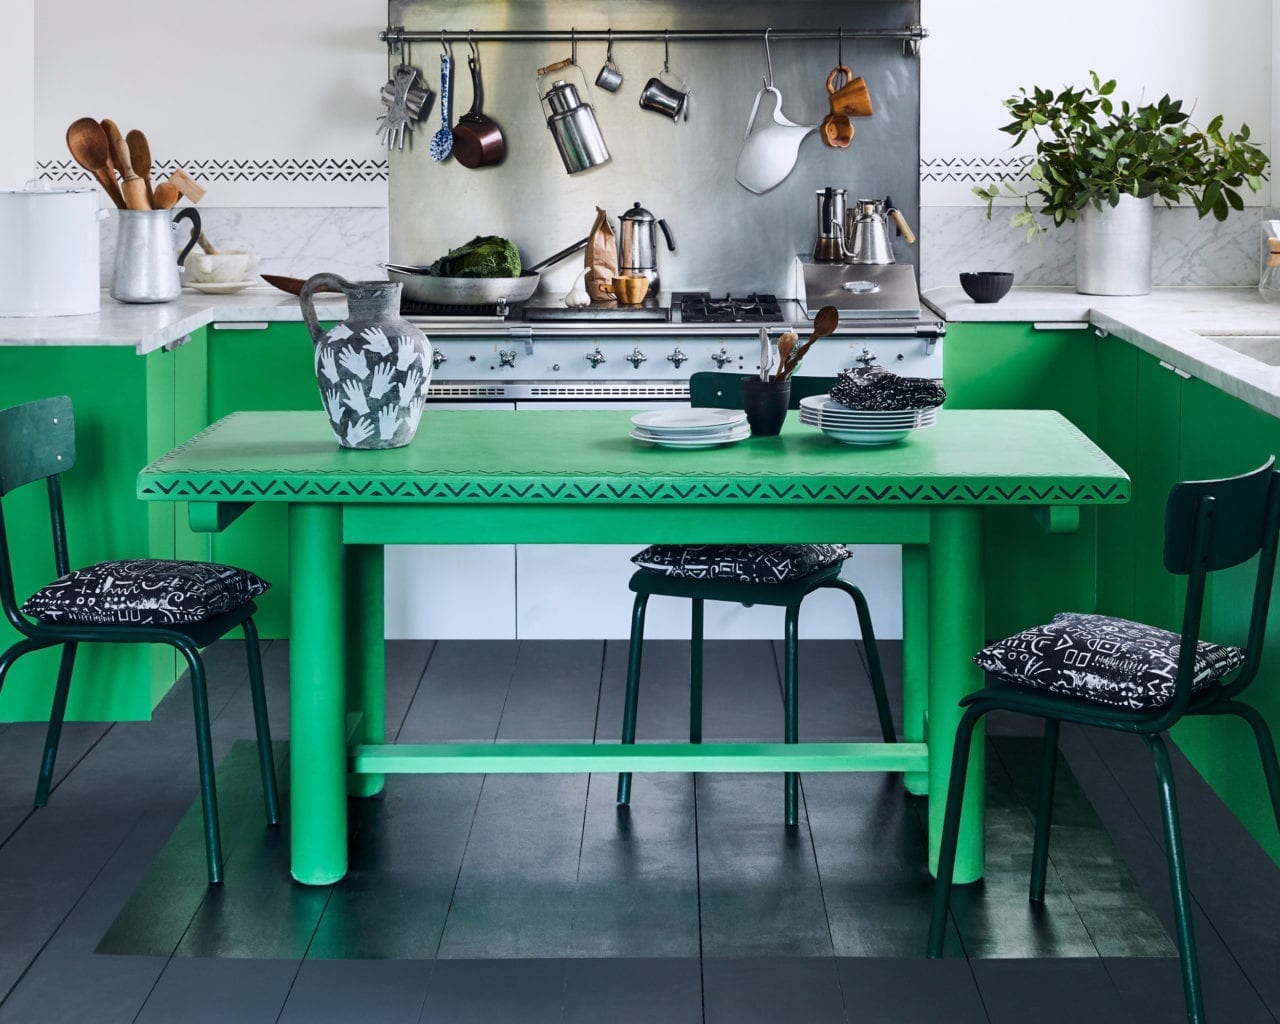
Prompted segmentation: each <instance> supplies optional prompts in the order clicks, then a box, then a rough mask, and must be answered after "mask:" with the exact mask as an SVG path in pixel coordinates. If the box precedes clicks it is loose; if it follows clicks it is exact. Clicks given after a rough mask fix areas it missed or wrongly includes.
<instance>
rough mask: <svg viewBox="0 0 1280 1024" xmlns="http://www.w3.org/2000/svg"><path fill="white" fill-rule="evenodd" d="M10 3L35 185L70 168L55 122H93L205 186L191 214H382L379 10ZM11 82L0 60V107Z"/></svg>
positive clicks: (351, 4) (232, 3)
mask: <svg viewBox="0 0 1280 1024" xmlns="http://www.w3.org/2000/svg"><path fill="white" fill-rule="evenodd" d="M18 2H19V3H21V4H24V5H26V6H29V7H32V8H33V9H34V12H35V13H34V17H35V40H36V45H35V56H36V64H35V67H36V71H35V88H36V93H35V118H36V143H35V145H36V154H37V156H38V158H39V160H40V161H41V163H42V164H49V165H51V167H48V168H46V176H49V177H56V174H50V173H48V172H49V171H50V170H53V171H56V170H57V169H59V167H62V168H65V167H66V165H67V162H68V161H69V159H70V158H69V156H68V154H67V151H66V144H65V140H64V135H65V132H66V128H67V125H69V124H70V123H71V122H72V121H74V120H75V119H76V118H78V117H83V116H89V117H93V118H97V119H101V118H104V117H106V118H111V119H112V120H114V121H115V122H116V123H117V124H118V125H119V126H120V129H121V131H128V130H129V129H131V128H140V129H142V130H143V131H144V132H146V134H147V136H148V139H149V140H150V143H151V152H152V157H153V159H154V160H155V161H157V162H158V163H160V164H162V165H165V166H169V165H172V164H174V163H178V164H181V165H182V166H184V167H186V169H187V170H188V171H190V172H191V173H192V175H193V176H194V177H195V178H196V179H197V180H199V181H200V182H201V183H202V184H204V185H205V186H206V188H207V189H208V195H207V197H206V198H205V200H204V201H203V204H202V205H206V206H385V204H386V194H387V189H386V152H385V150H383V149H382V148H381V147H380V146H379V144H378V139H377V135H376V134H375V130H376V127H377V120H376V118H377V115H378V113H379V112H380V111H381V110H382V104H381V101H380V99H379V97H378V90H379V89H380V88H381V87H382V84H383V82H385V81H386V80H387V55H386V47H385V46H384V45H383V44H382V43H380V42H379V41H378V38H377V33H378V30H379V28H380V27H381V26H383V25H384V24H385V23H386V17H387V7H386V3H385V2H379V0H309V2H307V3H299V2H296V0H294V2H287V0H286V2H282V0H191V2H187V3H183V4H180V5H178V6H177V7H174V8H170V9H166V8H163V7H159V6H157V7H143V6H137V5H128V4H123V5H122V4H103V3H94V2H91V0H61V2H58V3H49V2H44V3H37V0H18ZM29 13H30V12H29ZM7 20H8V16H7V15H6V21H7ZM7 27H8V26H7V25H6V28H7ZM20 36H21V32H19V37H20ZM7 45H8V43H7V42H6V43H4V44H0V46H7ZM0 52H3V51H0ZM19 66H20V67H21V64H20V65H19ZM12 75H13V72H12V71H11V69H10V67H9V62H8V61H4V60H0V90H3V94H4V95H5V96H6V102H7V99H8V95H9V93H10V91H11V86H10V81H9V79H10V78H11V76H12ZM18 85H19V87H20V86H21V81H19V82H18ZM19 95H21V89H20V88H19ZM72 170H73V171H74V173H76V174H79V169H78V168H74V167H73V168H72ZM28 176H30V175H29V174H28Z"/></svg>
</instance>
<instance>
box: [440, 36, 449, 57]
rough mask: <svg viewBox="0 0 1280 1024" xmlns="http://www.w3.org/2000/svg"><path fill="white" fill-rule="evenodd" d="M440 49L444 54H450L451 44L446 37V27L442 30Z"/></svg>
mask: <svg viewBox="0 0 1280 1024" xmlns="http://www.w3.org/2000/svg"><path fill="white" fill-rule="evenodd" d="M440 49H442V50H443V51H444V55H445V56H446V57H447V56H449V44H448V43H446V42H445V39H444V29H441V30H440Z"/></svg>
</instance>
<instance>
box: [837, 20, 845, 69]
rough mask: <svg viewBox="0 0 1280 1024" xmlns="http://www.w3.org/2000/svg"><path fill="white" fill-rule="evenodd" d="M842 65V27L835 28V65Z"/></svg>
mask: <svg viewBox="0 0 1280 1024" xmlns="http://www.w3.org/2000/svg"><path fill="white" fill-rule="evenodd" d="M843 66H844V29H843V28H839V27H837V28H836V67H843Z"/></svg>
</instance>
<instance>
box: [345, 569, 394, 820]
mask: <svg viewBox="0 0 1280 1024" xmlns="http://www.w3.org/2000/svg"><path fill="white" fill-rule="evenodd" d="M346 550H347V712H348V713H351V712H355V713H357V714H359V715H360V716H361V717H360V722H361V725H360V732H359V734H358V737H359V742H360V743H362V744H363V743H382V742H383V741H384V740H385V739H386V736H387V728H386V717H387V714H386V704H387V699H386V645H385V644H384V642H383V620H384V616H383V603H384V598H383V589H382V577H383V572H382V550H383V549H382V548H380V547H377V546H376V545H370V544H353V545H351V546H350V547H348V548H347V549H346ZM385 781H386V779H385V776H382V775H351V776H349V777H348V779H347V792H348V793H349V794H350V795H351V796H373V795H374V794H375V793H380V792H382V788H383V784H384V782H385Z"/></svg>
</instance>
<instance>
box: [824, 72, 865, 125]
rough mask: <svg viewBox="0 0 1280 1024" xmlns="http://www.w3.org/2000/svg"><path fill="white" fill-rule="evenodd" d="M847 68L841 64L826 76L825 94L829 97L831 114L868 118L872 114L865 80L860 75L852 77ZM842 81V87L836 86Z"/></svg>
mask: <svg viewBox="0 0 1280 1024" xmlns="http://www.w3.org/2000/svg"><path fill="white" fill-rule="evenodd" d="M852 75H853V72H852V71H850V70H849V68H848V66H847V65H845V64H841V65H840V66H839V67H838V68H835V69H834V70H833V71H832V72H831V74H829V75H827V93H828V94H829V95H830V97H831V113H833V114H835V115H837V116H838V117H870V116H871V114H872V107H871V94H870V93H869V92H868V91H867V83H866V80H865V79H863V77H862V76H861V75H859V76H858V77H857V78H853V77H852ZM841 80H843V82H844V84H843V85H836V82H837V81H841Z"/></svg>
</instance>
